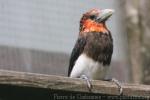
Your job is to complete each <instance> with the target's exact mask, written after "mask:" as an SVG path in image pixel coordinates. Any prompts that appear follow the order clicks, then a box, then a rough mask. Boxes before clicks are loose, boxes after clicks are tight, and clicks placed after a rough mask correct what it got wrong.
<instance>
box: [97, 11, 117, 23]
mask: <svg viewBox="0 0 150 100" xmlns="http://www.w3.org/2000/svg"><path fill="white" fill-rule="evenodd" d="M114 12H115V11H114V10H113V9H104V10H101V11H100V14H99V16H98V18H97V21H98V22H103V21H106V20H107V19H108V18H109V17H110V16H112V14H113V13H114Z"/></svg>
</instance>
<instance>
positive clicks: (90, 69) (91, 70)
mask: <svg viewBox="0 0 150 100" xmlns="http://www.w3.org/2000/svg"><path fill="white" fill-rule="evenodd" d="M108 70H109V66H103V65H102V64H100V63H99V62H96V61H94V60H93V59H92V58H90V57H88V56H87V55H86V54H81V55H80V56H79V58H78V59H77V61H76V63H75V65H74V67H73V69H72V72H71V74H70V77H72V78H79V77H81V76H82V75H86V76H87V77H88V78H90V79H104V78H105V76H106V74H107V71H108Z"/></svg>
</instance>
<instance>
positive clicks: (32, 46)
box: [0, 0, 150, 84]
mask: <svg viewBox="0 0 150 100" xmlns="http://www.w3.org/2000/svg"><path fill="white" fill-rule="evenodd" d="M92 8H99V9H105V8H112V9H115V14H114V15H113V16H112V17H111V18H110V19H109V21H107V26H108V28H109V30H110V31H111V33H112V36H113V38H114V53H113V57H112V63H111V70H110V73H109V75H108V77H115V78H116V79H118V80H119V81H122V82H128V83H131V82H132V83H144V84H150V43H149V39H150V33H149V31H150V17H149V15H150V14H149V13H148V12H149V10H150V1H149V0H109V1H107V0H59V1H56V0H0V69H6V70H13V71H23V72H32V73H41V74H50V75H62V76H67V70H68V64H69V57H70V53H71V51H72V48H73V47H74V44H75V41H76V39H77V36H78V33H79V20H80V18H81V16H82V14H83V13H85V12H86V11H87V10H89V9H92Z"/></svg>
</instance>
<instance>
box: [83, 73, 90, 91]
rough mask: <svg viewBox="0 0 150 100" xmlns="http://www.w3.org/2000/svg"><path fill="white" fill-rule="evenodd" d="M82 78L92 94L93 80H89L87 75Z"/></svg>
mask: <svg viewBox="0 0 150 100" xmlns="http://www.w3.org/2000/svg"><path fill="white" fill-rule="evenodd" d="M81 78H82V79H84V80H86V83H87V87H88V89H89V91H90V92H91V90H92V84H91V80H89V78H88V77H87V76H86V75H81Z"/></svg>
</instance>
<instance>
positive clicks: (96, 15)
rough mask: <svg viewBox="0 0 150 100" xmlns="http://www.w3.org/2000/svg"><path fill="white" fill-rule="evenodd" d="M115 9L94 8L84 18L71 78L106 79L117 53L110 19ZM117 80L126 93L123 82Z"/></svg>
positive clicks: (88, 82)
mask: <svg viewBox="0 0 150 100" xmlns="http://www.w3.org/2000/svg"><path fill="white" fill-rule="evenodd" d="M113 13H114V10H113V9H102V10H100V9H97V8H94V9H90V10H89V11H87V12H85V13H84V14H83V16H82V17H81V19H80V25H79V35H78V39H77V40H76V43H75V46H74V48H73V50H72V53H71V56H70V60H69V68H68V77H70V78H83V79H86V80H87V84H88V87H89V88H90V89H91V83H90V80H105V77H106V75H107V73H108V70H109V68H110V63H111V58H112V54H113V38H112V35H111V32H110V30H109V29H108V27H107V26H106V21H107V20H108V19H109V18H110V17H111V16H112V15H113ZM111 80H112V81H114V82H115V83H116V84H117V86H118V87H119V89H120V93H121V92H122V88H121V85H120V83H119V82H118V81H117V80H115V79H111Z"/></svg>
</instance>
